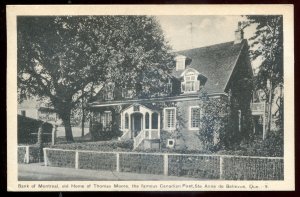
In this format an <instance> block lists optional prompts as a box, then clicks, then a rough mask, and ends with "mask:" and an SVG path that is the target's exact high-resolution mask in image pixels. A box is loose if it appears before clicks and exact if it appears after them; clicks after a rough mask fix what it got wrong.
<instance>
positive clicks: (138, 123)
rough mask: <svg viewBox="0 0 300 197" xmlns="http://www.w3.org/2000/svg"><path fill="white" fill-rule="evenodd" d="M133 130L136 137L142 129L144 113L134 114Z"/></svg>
mask: <svg viewBox="0 0 300 197" xmlns="http://www.w3.org/2000/svg"><path fill="white" fill-rule="evenodd" d="M131 125H132V128H131V130H132V132H133V136H134V137H136V136H137V135H138V134H139V133H140V131H141V130H142V114H140V113H134V114H132V124H131Z"/></svg>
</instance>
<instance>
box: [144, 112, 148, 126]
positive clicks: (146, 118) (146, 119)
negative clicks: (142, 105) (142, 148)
mask: <svg viewBox="0 0 300 197" xmlns="http://www.w3.org/2000/svg"><path fill="white" fill-rule="evenodd" d="M145 121H146V122H145V123H146V125H145V128H146V129H149V113H148V112H147V113H146V115H145Z"/></svg>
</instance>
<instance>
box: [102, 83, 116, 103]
mask: <svg viewBox="0 0 300 197" xmlns="http://www.w3.org/2000/svg"><path fill="white" fill-rule="evenodd" d="M113 99H114V84H113V83H108V84H107V86H106V87H105V92H104V100H113Z"/></svg>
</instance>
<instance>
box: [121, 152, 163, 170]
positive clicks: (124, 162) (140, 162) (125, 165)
mask: <svg viewBox="0 0 300 197" xmlns="http://www.w3.org/2000/svg"><path fill="white" fill-rule="evenodd" d="M120 171H121V172H135V173H145V174H163V172H164V158H163V156H162V155H144V154H120Z"/></svg>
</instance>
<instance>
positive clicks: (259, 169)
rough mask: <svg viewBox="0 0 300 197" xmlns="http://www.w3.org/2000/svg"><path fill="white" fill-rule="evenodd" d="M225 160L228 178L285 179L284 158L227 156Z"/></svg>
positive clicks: (225, 172) (224, 169)
mask: <svg viewBox="0 0 300 197" xmlns="http://www.w3.org/2000/svg"><path fill="white" fill-rule="evenodd" d="M223 160H224V167H223V178H224V179H226V180H283V174H284V172H283V165H284V164H283V159H265V158H263V159H262V158H245V157H243V158H240V157H225V158H224V159H223ZM254 172H255V173H254Z"/></svg>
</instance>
